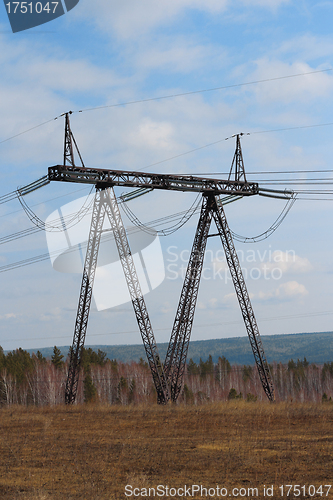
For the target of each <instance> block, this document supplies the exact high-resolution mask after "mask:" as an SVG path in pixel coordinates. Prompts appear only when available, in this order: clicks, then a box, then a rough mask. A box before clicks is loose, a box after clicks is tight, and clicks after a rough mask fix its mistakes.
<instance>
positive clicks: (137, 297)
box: [105, 188, 170, 404]
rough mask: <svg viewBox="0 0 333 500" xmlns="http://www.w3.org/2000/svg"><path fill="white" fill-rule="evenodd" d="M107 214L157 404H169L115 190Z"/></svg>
mask: <svg viewBox="0 0 333 500" xmlns="http://www.w3.org/2000/svg"><path fill="white" fill-rule="evenodd" d="M107 193H108V195H107V203H106V205H105V209H106V214H107V217H108V219H109V222H110V225H111V229H112V230H113V235H114V238H115V242H116V245H117V249H118V253H119V258H120V262H121V264H122V267H123V271H124V275H125V279H126V283H127V286H128V290H129V293H130V297H131V300H132V304H133V309H134V312H135V316H136V320H137V322H138V326H139V329H140V333H141V337H142V341H143V345H144V348H145V351H146V355H147V359H148V364H149V367H150V370H151V373H152V376H153V381H154V385H155V389H156V392H157V401H158V403H160V404H166V403H167V402H168V401H169V399H170V396H169V389H168V385H167V380H166V377H165V374H164V370H163V366H162V362H161V360H160V357H159V354H158V350H157V345H156V341H155V337H154V333H153V329H152V326H151V323H150V319H149V315H148V311H147V307H146V303H145V300H144V297H143V294H142V290H141V287H140V283H139V279H138V276H137V272H136V269H135V264H134V260H133V256H132V253H131V250H130V246H129V243H128V239H127V235H126V230H125V226H124V224H123V221H122V218H121V214H120V210H119V206H118V203H117V199H116V196H115V194H114V191H113V188H110V189H108V190H107Z"/></svg>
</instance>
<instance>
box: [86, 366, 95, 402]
mask: <svg viewBox="0 0 333 500" xmlns="http://www.w3.org/2000/svg"><path fill="white" fill-rule="evenodd" d="M83 394H84V402H85V403H92V402H94V401H95V400H96V398H97V389H96V387H95V385H94V383H93V381H92V378H91V375H90V372H89V371H88V372H87V373H86V376H85V377H84V380H83Z"/></svg>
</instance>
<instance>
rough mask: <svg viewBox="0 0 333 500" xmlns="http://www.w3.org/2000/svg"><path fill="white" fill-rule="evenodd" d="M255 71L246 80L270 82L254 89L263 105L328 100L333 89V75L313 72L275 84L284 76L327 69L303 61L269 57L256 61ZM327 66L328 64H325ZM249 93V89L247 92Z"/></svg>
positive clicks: (260, 84)
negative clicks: (291, 61) (285, 60)
mask: <svg viewBox="0 0 333 500" xmlns="http://www.w3.org/2000/svg"><path fill="white" fill-rule="evenodd" d="M256 66H257V67H256V70H255V71H254V72H253V73H252V74H251V75H250V76H248V77H247V78H248V79H249V80H248V81H257V80H269V79H272V80H271V81H270V82H269V83H267V82H266V83H258V84H256V85H255V87H254V88H253V87H251V88H253V90H254V92H255V94H256V98H257V101H258V102H259V103H260V104H262V105H267V104H268V103H280V104H282V103H284V104H288V103H292V104H293V106H294V105H295V104H296V103H302V104H305V103H306V104H308V103H309V101H310V100H314V99H318V98H321V99H322V98H327V97H328V96H329V95H330V93H331V92H332V90H333V76H332V75H331V74H330V73H312V74H308V75H304V76H301V77H296V78H286V79H282V80H281V79H279V80H276V81H274V78H277V77H278V78H280V77H281V76H289V75H298V74H304V73H310V72H313V71H317V70H321V69H324V68H323V67H319V68H318V67H317V68H316V67H311V66H310V65H309V64H307V63H305V62H303V61H296V62H294V63H292V64H289V63H287V62H284V61H282V60H277V59H275V60H270V59H269V58H268V57H264V58H262V59H258V60H257V61H256ZM325 67H327V65H325ZM247 90H248V89H247Z"/></svg>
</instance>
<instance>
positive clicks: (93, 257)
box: [65, 190, 105, 404]
mask: <svg viewBox="0 0 333 500" xmlns="http://www.w3.org/2000/svg"><path fill="white" fill-rule="evenodd" d="M104 203H105V191H104V190H103V191H100V190H97V191H96V195H95V200H94V206H93V213H92V219H91V226H90V232H89V239H88V246H87V253H86V258H85V263H84V270H83V276H82V283H81V290H80V297H79V305H78V309H77V314H76V322H75V329H74V338H73V344H72V347H71V351H70V361H69V369H68V375H67V381H66V390H65V403H66V404H72V403H74V402H75V398H76V393H77V385H78V381H79V371H80V363H81V355H82V349H83V346H84V341H85V338H86V331H87V325H88V318H89V311H90V304H91V298H92V290H93V284H94V278H95V271H96V265H97V257H98V249H99V244H100V240H101V234H102V228H103V222H104V217H105V209H104Z"/></svg>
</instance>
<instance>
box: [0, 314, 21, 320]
mask: <svg viewBox="0 0 333 500" xmlns="http://www.w3.org/2000/svg"><path fill="white" fill-rule="evenodd" d="M17 317H18V315H17V314H14V313H7V314H3V315H2V316H0V319H13V318H14V319H15V318H17Z"/></svg>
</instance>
